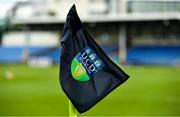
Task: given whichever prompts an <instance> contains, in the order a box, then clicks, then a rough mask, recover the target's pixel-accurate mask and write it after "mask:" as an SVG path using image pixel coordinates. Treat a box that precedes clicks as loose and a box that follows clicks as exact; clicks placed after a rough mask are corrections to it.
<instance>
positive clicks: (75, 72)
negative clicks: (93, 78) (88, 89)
mask: <svg viewBox="0 0 180 117" xmlns="http://www.w3.org/2000/svg"><path fill="white" fill-rule="evenodd" d="M71 74H72V76H73V78H74V79H75V80H78V81H88V80H90V77H89V76H88V74H87V72H86V70H85V68H84V67H83V66H82V64H81V63H80V62H79V61H78V60H77V58H74V59H73V61H72V63H71Z"/></svg>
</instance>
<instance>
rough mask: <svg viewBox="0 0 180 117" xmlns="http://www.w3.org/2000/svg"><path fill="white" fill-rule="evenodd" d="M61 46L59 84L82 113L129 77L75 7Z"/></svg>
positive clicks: (71, 10) (65, 29)
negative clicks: (99, 44) (111, 57)
mask: <svg viewBox="0 0 180 117" xmlns="http://www.w3.org/2000/svg"><path fill="white" fill-rule="evenodd" d="M61 46H62V51H61V57H60V77H59V79H60V84H61V87H62V89H63V91H64V92H65V94H66V95H67V97H68V98H69V99H70V101H71V102H72V104H73V105H74V107H75V108H76V109H77V110H78V112H79V113H83V112H85V111H87V110H89V109H90V108H91V107H93V106H94V105H95V104H96V103H98V102H99V101H100V100H102V99H103V98H104V97H105V96H106V95H108V94H109V93H110V92H111V91H112V90H113V89H115V88H116V87H118V86H119V85H120V84H122V83H123V82H125V81H126V80H127V79H128V78H129V76H128V75H127V74H126V73H125V72H123V71H122V70H121V69H120V68H119V67H118V66H117V65H116V64H115V63H113V62H112V61H111V60H110V59H109V57H108V56H107V55H106V54H105V53H104V51H103V50H102V49H101V48H100V47H99V46H98V44H97V43H96V42H95V41H94V39H93V37H92V36H91V35H90V34H89V33H88V32H87V30H86V29H85V28H84V26H83V25H82V23H81V21H80V19H79V17H78V15H77V12H76V8H75V5H73V6H72V8H71V9H70V11H69V13H68V15H67V19H66V22H65V25H64V29H63V32H62V38H61Z"/></svg>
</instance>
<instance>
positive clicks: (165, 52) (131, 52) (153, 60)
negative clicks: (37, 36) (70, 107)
mask: <svg viewBox="0 0 180 117" xmlns="http://www.w3.org/2000/svg"><path fill="white" fill-rule="evenodd" d="M103 50H104V51H105V52H106V53H107V54H108V55H109V56H110V58H111V59H113V60H114V61H118V60H119V57H118V47H109V46H108V47H106V46H103ZM29 52H30V57H48V58H50V59H52V61H53V63H59V55H60V48H37V47H36V48H30V49H29ZM0 53H4V54H1V55H0V63H19V62H21V60H22V57H23V48H18V47H17V48H15V47H14V48H8V47H1V48H0ZM127 63H128V64H135V65H139V64H145V65H152V64H154V65H180V47H179V46H174V47H172V46H137V47H133V48H130V49H128V52H127Z"/></svg>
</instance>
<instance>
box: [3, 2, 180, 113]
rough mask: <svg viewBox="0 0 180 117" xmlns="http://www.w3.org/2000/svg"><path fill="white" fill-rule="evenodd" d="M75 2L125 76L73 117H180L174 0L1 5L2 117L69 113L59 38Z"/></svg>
mask: <svg viewBox="0 0 180 117" xmlns="http://www.w3.org/2000/svg"><path fill="white" fill-rule="evenodd" d="M74 3H75V5H76V8H77V12H78V14H79V16H80V18H81V20H82V22H83V24H84V26H85V27H86V29H87V30H89V32H90V33H91V34H92V36H93V37H94V38H95V41H96V42H97V43H98V44H99V45H100V46H101V47H102V49H103V50H104V51H105V53H106V54H107V55H108V56H109V57H110V58H111V59H112V60H113V61H114V62H115V63H116V64H118V65H119V66H120V67H121V68H122V69H123V70H125V71H126V72H127V73H128V74H129V75H130V79H129V80H128V81H127V82H125V83H124V84H123V85H122V86H120V87H119V88H117V89H116V90H115V91H113V92H112V93H111V94H110V95H108V96H107V97H106V98H105V99H104V100H103V101H101V102H99V103H98V104H97V105H96V106H95V107H93V108H92V109H91V110H89V111H88V112H86V113H84V114H81V115H80V114H79V115H78V116H104V115H107V116H125V115H126V116H179V115H180V92H179V90H180V1H179V0H0V116H20V115H24V116H33V115H36V116H42V115H44V116H45V115H46V116H54V115H56V116H68V99H67V97H66V96H65V94H64V93H63V91H62V90H61V88H60V85H59V69H60V68H59V56H60V54H61V46H60V37H61V33H62V30H63V26H64V22H65V19H66V15H67V13H68V11H69V9H70V7H71V6H72V5H73V4H74Z"/></svg>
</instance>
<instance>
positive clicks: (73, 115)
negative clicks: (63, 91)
mask: <svg viewBox="0 0 180 117" xmlns="http://www.w3.org/2000/svg"><path fill="white" fill-rule="evenodd" d="M69 117H77V110H76V108H75V107H74V106H73V104H72V103H71V101H70V100H69Z"/></svg>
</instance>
